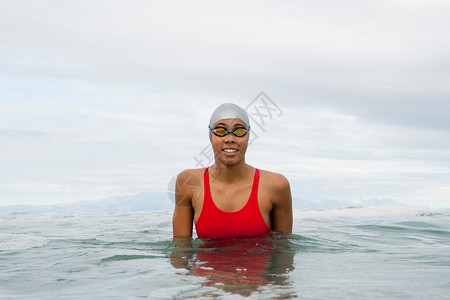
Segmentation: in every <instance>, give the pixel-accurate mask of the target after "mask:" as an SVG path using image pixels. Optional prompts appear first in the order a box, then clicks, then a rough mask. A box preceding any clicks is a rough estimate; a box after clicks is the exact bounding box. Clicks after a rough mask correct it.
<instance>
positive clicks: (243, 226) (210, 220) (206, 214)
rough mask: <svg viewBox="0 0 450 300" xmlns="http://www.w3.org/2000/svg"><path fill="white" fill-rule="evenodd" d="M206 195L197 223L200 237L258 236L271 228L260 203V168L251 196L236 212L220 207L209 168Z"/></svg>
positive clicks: (206, 170) (256, 174)
mask: <svg viewBox="0 0 450 300" xmlns="http://www.w3.org/2000/svg"><path fill="white" fill-rule="evenodd" d="M203 178H204V183H205V184H204V186H205V197H204V200H203V207H202V211H201V213H200V217H199V218H198V220H197V223H196V224H195V230H196V231H197V236H198V237H199V238H234V237H242V236H258V235H262V234H264V233H266V232H269V231H270V230H271V228H270V227H267V225H266V222H265V221H264V219H263V217H262V215H261V211H260V210H259V205H258V184H259V170H258V169H256V171H255V177H254V179H253V186H252V192H251V194H250V198H249V199H248V201H247V203H246V204H245V206H244V207H243V208H241V209H240V210H238V211H236V212H226V211H223V210H221V209H219V208H218V207H217V206H216V204H215V203H214V201H213V199H212V197H211V190H210V187H209V173H208V168H206V169H205V174H204V176H203Z"/></svg>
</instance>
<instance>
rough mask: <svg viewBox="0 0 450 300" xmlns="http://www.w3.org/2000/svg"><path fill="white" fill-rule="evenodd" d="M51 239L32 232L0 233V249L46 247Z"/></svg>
mask: <svg viewBox="0 0 450 300" xmlns="http://www.w3.org/2000/svg"><path fill="white" fill-rule="evenodd" d="M49 242H50V240H49V239H47V238H44V237H41V236H35V235H30V234H8V233H0V251H8V250H25V249H30V248H36V247H44V246H46V245H47V244H48V243H49Z"/></svg>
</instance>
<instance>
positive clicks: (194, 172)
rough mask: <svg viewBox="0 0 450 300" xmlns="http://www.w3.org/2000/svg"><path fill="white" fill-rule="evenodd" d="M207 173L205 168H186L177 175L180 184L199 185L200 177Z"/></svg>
mask: <svg viewBox="0 0 450 300" xmlns="http://www.w3.org/2000/svg"><path fill="white" fill-rule="evenodd" d="M204 173H205V168H200V169H186V170H183V171H181V172H180V173H179V174H178V176H177V182H178V184H185V183H187V184H188V185H195V186H197V185H199V184H200V182H201V181H200V179H201V178H202V176H203V174H204Z"/></svg>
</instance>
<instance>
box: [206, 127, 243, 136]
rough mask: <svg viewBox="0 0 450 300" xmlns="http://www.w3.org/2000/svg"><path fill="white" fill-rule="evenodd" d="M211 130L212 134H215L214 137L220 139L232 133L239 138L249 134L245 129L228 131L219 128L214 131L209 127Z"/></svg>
mask: <svg viewBox="0 0 450 300" xmlns="http://www.w3.org/2000/svg"><path fill="white" fill-rule="evenodd" d="M209 130H210V131H211V132H212V133H214V135H216V136H219V137H224V136H226V135H227V134H229V133H232V134H234V136H237V137H243V136H245V135H246V134H247V133H248V130H247V129H245V128H237V129H235V130H234V131H228V130H226V129H225V128H222V127H218V128H215V129H212V128H211V127H209Z"/></svg>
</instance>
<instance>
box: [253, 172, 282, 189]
mask: <svg viewBox="0 0 450 300" xmlns="http://www.w3.org/2000/svg"><path fill="white" fill-rule="evenodd" d="M259 174H260V175H259V176H260V177H261V180H263V182H264V183H265V184H267V185H269V186H270V187H272V188H274V189H276V190H279V189H286V188H289V181H288V179H287V178H286V177H285V176H284V175H282V174H280V173H275V172H271V171H267V170H259Z"/></svg>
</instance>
